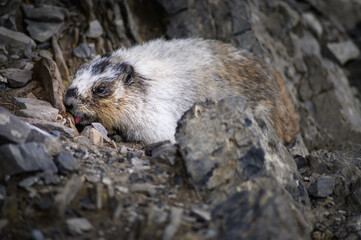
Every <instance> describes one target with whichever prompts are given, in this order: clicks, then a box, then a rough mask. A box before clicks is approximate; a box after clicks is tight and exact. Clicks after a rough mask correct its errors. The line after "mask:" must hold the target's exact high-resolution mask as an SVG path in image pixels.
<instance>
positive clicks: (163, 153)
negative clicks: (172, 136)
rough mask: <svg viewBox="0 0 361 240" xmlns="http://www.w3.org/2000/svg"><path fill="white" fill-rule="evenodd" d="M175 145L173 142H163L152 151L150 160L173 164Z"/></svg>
mask: <svg viewBox="0 0 361 240" xmlns="http://www.w3.org/2000/svg"><path fill="white" fill-rule="evenodd" d="M177 151H178V149H177V147H176V145H174V144H171V143H167V144H163V145H161V146H160V147H158V148H155V149H153V151H152V160H157V161H160V162H164V163H166V164H170V165H174V164H175V161H176V159H177Z"/></svg>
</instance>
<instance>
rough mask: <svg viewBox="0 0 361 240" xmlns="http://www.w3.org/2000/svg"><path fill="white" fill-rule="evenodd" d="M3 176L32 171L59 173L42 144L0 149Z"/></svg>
mask: <svg viewBox="0 0 361 240" xmlns="http://www.w3.org/2000/svg"><path fill="white" fill-rule="evenodd" d="M0 166H1V168H0V169H1V170H0V171H1V174H0V175H1V176H2V177H3V176H5V175H10V176H11V175H14V174H18V173H24V172H32V171H46V170H50V171H52V172H57V171H58V169H57V167H56V166H55V164H54V162H53V160H52V158H51V156H50V155H49V154H48V153H47V152H46V149H45V145H44V144H41V143H22V144H19V145H15V144H6V145H3V146H1V147H0Z"/></svg>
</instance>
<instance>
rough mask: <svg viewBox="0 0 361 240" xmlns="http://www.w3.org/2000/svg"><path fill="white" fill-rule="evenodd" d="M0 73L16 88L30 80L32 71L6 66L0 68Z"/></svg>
mask: <svg viewBox="0 0 361 240" xmlns="http://www.w3.org/2000/svg"><path fill="white" fill-rule="evenodd" d="M0 74H1V75H2V76H4V77H6V78H7V80H8V84H9V86H10V87H12V88H17V87H23V86H25V85H26V84H27V83H28V82H29V81H30V80H31V78H32V74H33V71H30V70H22V69H16V68H8V69H4V70H0Z"/></svg>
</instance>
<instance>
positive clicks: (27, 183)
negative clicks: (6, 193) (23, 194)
mask: <svg viewBox="0 0 361 240" xmlns="http://www.w3.org/2000/svg"><path fill="white" fill-rule="evenodd" d="M37 182H39V178H38V177H37V176H32V177H28V178H25V179H23V180H21V181H20V182H19V184H18V185H19V187H22V188H29V187H31V186H33V185H34V184H35V183H37Z"/></svg>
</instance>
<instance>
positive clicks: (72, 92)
mask: <svg viewBox="0 0 361 240" xmlns="http://www.w3.org/2000/svg"><path fill="white" fill-rule="evenodd" d="M77 97H78V90H77V89H76V88H69V89H68V90H67V91H66V92H65V95H64V106H65V107H66V109H67V110H72V109H73V108H74V103H75V100H76V99H77Z"/></svg>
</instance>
